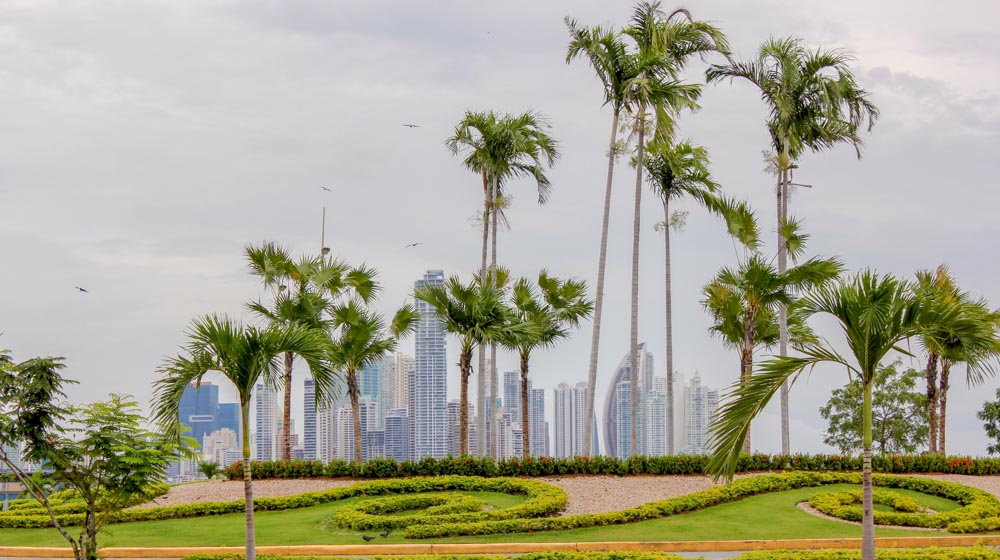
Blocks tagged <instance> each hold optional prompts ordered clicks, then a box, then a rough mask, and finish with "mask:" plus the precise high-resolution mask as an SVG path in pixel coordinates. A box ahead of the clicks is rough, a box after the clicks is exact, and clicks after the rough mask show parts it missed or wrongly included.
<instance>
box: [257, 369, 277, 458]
mask: <svg viewBox="0 0 1000 560" xmlns="http://www.w3.org/2000/svg"><path fill="white" fill-rule="evenodd" d="M254 393H255V399H256V403H255V404H256V405H257V415H256V427H257V435H256V438H257V439H256V441H255V442H254V450H255V451H256V454H255V455H254V458H255V459H256V460H258V461H273V460H274V459H275V458H276V457H277V455H276V453H275V451H276V450H277V441H276V436H277V432H278V420H279V415H278V401H277V398H276V397H277V395H276V394H275V392H274V389H272V388H271V387H270V386H268V385H262V384H258V385H257V388H256V390H255V391H254Z"/></svg>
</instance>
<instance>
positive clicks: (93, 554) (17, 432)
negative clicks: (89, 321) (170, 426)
mask: <svg viewBox="0 0 1000 560" xmlns="http://www.w3.org/2000/svg"><path fill="white" fill-rule="evenodd" d="M64 367H65V366H64V364H63V362H62V358H33V359H30V360H27V361H25V362H21V363H19V364H14V363H13V362H12V361H11V360H10V357H9V355H7V354H5V353H0V445H2V446H14V445H17V444H21V449H22V458H23V459H25V460H27V461H30V462H32V463H38V464H44V465H45V469H46V471H47V474H46V476H41V474H40V473H34V474H31V473H27V472H25V471H24V470H22V468H21V466H20V465H19V464H15V463H14V462H13V461H12V458H11V457H8V456H7V454H6V452H5V451H4V448H3V447H0V463H2V464H3V465H5V466H6V467H7V468H8V469H9V470H10V471H11V472H12V474H13V475H14V477H15V478H16V479H17V480H18V482H20V483H21V484H22V485H23V486H24V488H25V490H26V492H27V494H28V495H30V496H31V497H32V498H34V499H35V500H37V501H38V502H39V503H40V504H41V505H42V506H43V507H44V508H45V510H46V513H47V514H48V516H49V518H50V519H51V521H52V524H53V526H54V527H55V528H56V530H57V531H58V532H59V534H60V535H62V536H63V538H65V539H66V540H67V541H68V542H69V543H70V545H71V546H72V548H73V556H74V557H75V558H76V559H77V560H93V559H96V558H97V535H98V533H100V531H101V530H102V529H103V528H104V526H105V525H106V524H107V523H108V521H109V519H110V517H111V516H112V515H113V514H114V513H115V512H118V511H121V510H122V509H124V508H126V507H128V506H131V505H135V504H136V503H139V502H142V501H145V500H146V499H148V498H149V497H151V496H152V492H151V490H152V488H153V486H154V484H155V483H157V482H161V481H162V480H163V479H164V478H165V477H166V470H167V466H168V465H169V464H170V462H171V461H172V460H173V459H175V458H176V457H177V455H178V453H183V451H182V449H181V448H180V443H181V442H180V441H178V440H177V439H175V438H168V437H164V436H161V435H159V434H157V433H154V432H150V431H148V430H146V429H145V428H144V427H143V425H144V424H145V418H144V417H143V416H142V415H141V414H140V412H139V407H138V405H137V404H136V403H135V402H134V401H132V400H131V397H128V396H124V395H111V397H110V398H109V400H107V401H104V402H96V403H92V404H88V405H84V406H72V405H68V404H65V403H64V402H63V400H64V399H65V396H66V395H65V394H64V393H63V387H64V386H65V385H66V384H69V383H73V382H72V381H69V380H66V379H64V378H63V377H62V375H61V374H60V371H61V370H62V369H63V368H64ZM51 484H56V485H58V486H59V487H60V488H61V489H63V490H72V491H74V493H75V494H76V495H77V496H79V498H80V499H81V500H82V501H83V503H84V504H85V506H86V508H85V510H84V522H83V526H82V527H80V528H79V531H80V533H79V534H78V535H77V536H75V537H74V536H73V535H72V534H71V533H70V531H71V530H73V529H71V528H69V527H64V526H63V525H62V524H61V523H60V522H59V519H58V517H57V516H56V513H55V510H54V509H53V505H52V504H51V502H50V501H49V498H48V495H49V489H50V485H51Z"/></svg>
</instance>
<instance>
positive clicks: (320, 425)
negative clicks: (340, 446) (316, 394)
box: [316, 400, 337, 462]
mask: <svg viewBox="0 0 1000 560" xmlns="http://www.w3.org/2000/svg"><path fill="white" fill-rule="evenodd" d="M335 415H336V408H335V407H334V406H333V403H331V402H329V401H326V400H322V401H320V402H319V405H318V408H317V409H316V459H318V460H320V461H323V462H328V461H332V460H334V459H335V458H336V457H337V435H336V430H335V427H336V425H337V422H336V417H335Z"/></svg>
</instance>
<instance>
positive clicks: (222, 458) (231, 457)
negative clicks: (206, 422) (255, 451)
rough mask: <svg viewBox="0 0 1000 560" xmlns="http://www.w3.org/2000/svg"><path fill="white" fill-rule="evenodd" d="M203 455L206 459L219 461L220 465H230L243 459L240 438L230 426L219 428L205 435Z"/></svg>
mask: <svg viewBox="0 0 1000 560" xmlns="http://www.w3.org/2000/svg"><path fill="white" fill-rule="evenodd" d="M202 455H203V456H204V457H205V459H206V460H208V461H212V462H214V463H218V465H219V466H220V467H228V466H229V465H231V464H233V463H235V462H236V461H239V460H242V459H243V451H242V449H241V446H240V438H239V436H238V435H237V434H236V432H234V431H233V430H230V429H229V428H219V429H218V430H215V431H213V432H212V433H210V434H208V435H206V436H205V445H204V447H203V449H202Z"/></svg>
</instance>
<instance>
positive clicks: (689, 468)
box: [226, 453, 1000, 480]
mask: <svg viewBox="0 0 1000 560" xmlns="http://www.w3.org/2000/svg"><path fill="white" fill-rule="evenodd" d="M707 461H708V457H707V456H704V455H670V456H663V457H644V456H639V457H630V458H628V459H619V458H617V457H605V456H597V457H573V458H569V459H561V458H551V457H526V458H524V459H517V458H514V459H503V460H500V461H494V460H493V459H489V458H476V457H457V458H452V457H446V458H444V459H432V458H424V459H420V460H419V461H403V462H396V461H395V460H394V459H385V458H379V459H372V460H370V461H367V462H365V463H360V464H355V463H348V462H347V461H342V460H336V461H330V462H329V463H324V462H322V461H303V460H295V461H255V462H254V463H253V464H252V465H251V470H252V472H253V477H254V478H261V479H262V478H309V477H320V476H322V477H344V478H399V477H411V476H482V477H498V476H499V477H504V476H552V475H573V474H609V475H636V474H701V473H703V472H704V470H705V463H706V462H707ZM872 465H873V469H874V470H875V471H876V472H882V473H894V474H907V473H945V474H969V475H996V474H1000V459H995V458H972V457H945V456H943V455H885V456H880V457H873V459H872ZM860 470H861V458H860V457H854V456H849V455H765V454H763V453H755V454H753V455H743V456H742V457H740V460H739V463H738V465H737V471H738V472H755V471H860ZM226 475H227V476H228V477H229V479H230V480H239V479H242V478H243V465H242V464H241V463H235V464H233V465H230V466H229V467H228V468H227V469H226Z"/></svg>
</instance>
